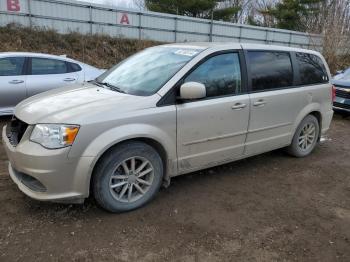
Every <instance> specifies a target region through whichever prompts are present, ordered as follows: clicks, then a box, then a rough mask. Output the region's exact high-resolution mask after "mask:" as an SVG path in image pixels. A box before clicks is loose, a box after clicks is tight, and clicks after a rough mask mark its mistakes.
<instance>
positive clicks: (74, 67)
mask: <svg viewBox="0 0 350 262" xmlns="http://www.w3.org/2000/svg"><path fill="white" fill-rule="evenodd" d="M68 67H69V72H79V71H81V70H82V69H81V66H80V65H78V64H75V63H71V62H68Z"/></svg>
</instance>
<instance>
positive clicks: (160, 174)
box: [2, 43, 333, 212]
mask: <svg viewBox="0 0 350 262" xmlns="http://www.w3.org/2000/svg"><path fill="white" fill-rule="evenodd" d="M329 79H330V73H329V69H328V66H327V64H326V62H325V60H324V58H323V57H322V55H320V54H319V53H318V52H315V51H310V50H304V49H297V48H290V47H280V46H267V45H253V44H238V43H192V44H189V43H186V44H169V45H162V46H157V47H152V48H148V49H146V50H144V51H141V52H139V53H137V54H135V55H133V56H131V57H130V58H128V59H126V60H124V61H123V62H121V63H119V64H117V65H116V66H114V67H113V68H111V69H110V70H108V71H106V72H105V73H104V74H102V75H101V76H99V77H98V78H97V79H96V80H94V81H92V82H90V83H85V84H82V85H76V86H71V87H64V88H60V89H55V90H52V91H48V92H46V93H42V94H38V95H36V96H33V97H31V98H29V99H26V100H24V101H23V102H21V103H20V104H19V105H17V107H16V108H15V113H14V116H13V119H12V121H11V123H9V124H8V125H7V126H5V127H4V128H3V131H2V138H3V141H4V142H3V143H4V146H5V149H6V153H7V155H8V158H9V160H10V162H9V173H10V176H11V178H12V180H13V181H14V182H15V183H16V184H17V185H18V187H19V189H20V190H21V191H23V192H24V193H25V194H26V195H28V196H30V197H32V198H34V199H38V200H46V201H58V202H82V201H83V200H84V199H85V198H87V197H88V196H89V195H90V194H92V195H93V196H94V198H95V199H96V201H97V203H98V204H99V205H100V206H101V207H103V208H104V209H106V210H108V211H111V212H123V211H128V210H132V209H135V208H138V207H141V206H142V205H144V204H146V203H147V202H149V201H150V200H151V199H152V198H153V197H154V196H155V195H156V193H157V191H158V190H159V188H160V186H161V185H162V184H163V185H168V184H169V183H170V179H171V178H172V177H174V176H177V175H181V174H185V173H189V172H193V171H195V170H200V169H204V168H209V167H213V166H216V165H220V164H223V163H227V162H231V161H235V160H238V159H242V158H246V157H249V156H253V155H257V154H261V153H264V152H267V151H270V150H274V149H278V148H284V147H285V148H286V149H287V151H288V152H289V154H291V155H292V156H295V157H305V156H307V155H309V154H310V153H311V152H312V151H313V150H314V148H315V146H316V145H317V143H318V141H319V139H320V136H321V135H322V134H324V133H325V132H326V131H327V130H328V128H329V125H330V122H331V119H332V116H333V111H332V96H333V93H332V92H333V91H332V85H331V84H330V80H329Z"/></svg>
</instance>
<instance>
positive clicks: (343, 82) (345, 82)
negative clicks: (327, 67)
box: [332, 79, 350, 88]
mask: <svg viewBox="0 0 350 262" xmlns="http://www.w3.org/2000/svg"><path fill="white" fill-rule="evenodd" d="M332 84H333V85H335V86H339V87H342V88H350V81H349V80H334V79H333V80H332Z"/></svg>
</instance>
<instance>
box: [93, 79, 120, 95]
mask: <svg viewBox="0 0 350 262" xmlns="http://www.w3.org/2000/svg"><path fill="white" fill-rule="evenodd" d="M89 82H91V83H93V84H95V85H98V86H100V87H104V86H107V87H108V88H109V89H111V90H113V91H117V92H119V93H124V94H125V91H124V90H122V89H120V88H119V87H117V86H114V85H112V84H110V83H107V82H99V81H97V80H96V79H94V80H91V81H89Z"/></svg>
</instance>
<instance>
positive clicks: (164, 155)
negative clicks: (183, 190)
mask: <svg viewBox="0 0 350 262" xmlns="http://www.w3.org/2000/svg"><path fill="white" fill-rule="evenodd" d="M133 141H135V142H142V143H145V144H147V145H149V146H151V147H152V148H154V149H155V150H156V151H157V153H158V154H159V156H160V158H161V159H162V163H163V172H164V173H163V174H164V177H163V181H164V184H165V185H168V184H169V183H170V175H171V173H173V172H176V170H175V168H176V167H175V166H174V164H173V162H172V161H171V160H170V159H169V153H168V152H167V150H166V148H165V146H164V145H163V144H162V143H161V142H159V141H158V140H156V139H154V138H150V137H147V136H137V137H132V138H127V139H124V140H119V141H116V142H115V143H113V144H111V145H109V147H107V148H105V149H104V150H103V151H101V152H100V154H99V155H98V156H97V157H96V158H95V161H94V162H93V164H92V166H91V172H90V176H89V179H88V181H89V194H90V192H91V186H92V181H93V179H92V178H93V175H94V171H95V170H96V168H97V167H98V164H99V162H100V161H101V160H102V159H103V157H104V156H105V155H106V154H108V153H109V152H110V151H112V150H114V149H115V148H117V147H119V146H120V145H122V144H125V143H128V142H133Z"/></svg>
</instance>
